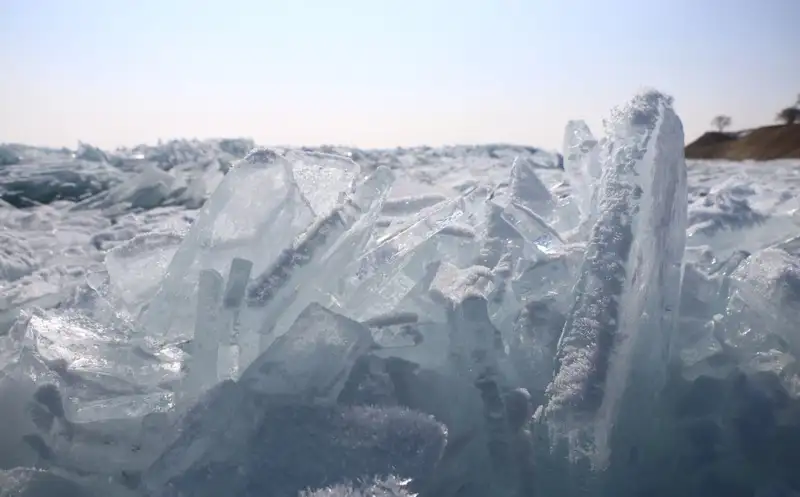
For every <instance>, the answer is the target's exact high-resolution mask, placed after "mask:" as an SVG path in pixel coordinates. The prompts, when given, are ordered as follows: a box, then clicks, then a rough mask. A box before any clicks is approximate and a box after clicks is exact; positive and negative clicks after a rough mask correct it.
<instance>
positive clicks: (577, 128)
mask: <svg viewBox="0 0 800 497" xmlns="http://www.w3.org/2000/svg"><path fill="white" fill-rule="evenodd" d="M596 146H597V140H596V139H595V138H594V136H593V135H592V131H591V130H590V129H589V126H587V125H586V123H585V122H583V121H569V122H568V123H567V126H566V129H565V130H564V148H563V152H564V174H565V175H566V176H567V179H568V181H569V183H570V186H571V187H572V195H573V197H574V198H575V199H576V200H577V206H578V209H579V210H580V213H581V217H582V218H584V219H586V218H587V217H588V216H589V215H590V213H591V210H592V199H593V197H594V195H595V190H596V188H597V183H598V182H599V180H600V175H601V172H602V171H601V168H600V163H599V161H598V160H597V154H596V150H595V147H596Z"/></svg>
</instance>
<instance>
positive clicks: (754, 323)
mask: <svg viewBox="0 0 800 497" xmlns="http://www.w3.org/2000/svg"><path fill="white" fill-rule="evenodd" d="M731 278H732V285H733V287H734V288H735V292H734V296H733V298H732V300H731V302H730V305H729V309H728V311H729V315H728V334H727V335H726V339H727V340H729V341H730V343H731V344H735V345H738V346H739V347H741V348H743V349H744V351H748V352H750V353H754V352H758V351H762V352H763V351H766V349H768V348H769V347H770V345H772V346H774V345H776V343H775V338H776V337H781V339H782V340H784V341H785V343H786V344H787V345H788V347H789V350H791V351H792V352H793V353H794V354H800V336H798V334H797V322H798V319H800V304H798V302H800V259H798V258H797V257H796V256H793V255H790V254H789V253H787V252H785V251H783V250H781V249H765V250H762V251H760V252H757V253H755V254H753V255H751V256H750V257H748V258H747V259H746V260H745V261H744V262H743V263H742V264H741V265H739V267H738V268H737V269H736V270H735V271H734V272H733V274H732V275H731ZM770 337H772V338H770Z"/></svg>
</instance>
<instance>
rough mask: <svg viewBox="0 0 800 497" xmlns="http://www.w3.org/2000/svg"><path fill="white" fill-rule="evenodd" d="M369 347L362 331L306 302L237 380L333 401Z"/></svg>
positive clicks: (277, 391) (263, 388)
mask: <svg viewBox="0 0 800 497" xmlns="http://www.w3.org/2000/svg"><path fill="white" fill-rule="evenodd" d="M374 346H375V343H374V341H373V340H372V334H371V333H370V331H369V329H368V328H367V327H365V326H364V325H362V324H360V323H358V322H356V321H353V320H351V319H348V318H346V317H344V316H340V315H338V314H336V313H333V312H331V311H329V310H328V309H326V308H324V307H322V306H320V305H319V304H311V305H309V306H308V307H307V308H306V310H305V311H303V312H302V313H301V314H300V316H298V318H297V320H296V321H295V323H294V324H293V325H292V327H291V328H289V331H288V332H286V334H284V335H283V336H281V337H280V338H278V339H277V340H276V341H275V342H273V343H272V345H270V347H269V348H268V349H267V350H266V352H264V353H263V354H261V356H259V358H258V359H256V360H255V361H254V362H253V363H252V364H251V365H250V366H249V367H248V368H247V369H246V370H245V371H244V373H242V377H241V379H240V380H239V381H240V383H241V384H242V385H244V386H245V387H246V388H248V389H251V390H253V391H256V392H259V393H262V394H268V395H273V396H292V397H296V398H301V399H307V400H313V399H328V400H331V399H335V398H336V397H337V396H338V395H339V392H340V391H341V389H342V387H343V385H344V382H345V380H346V379H347V375H348V374H349V372H350V370H351V369H352V367H353V365H354V364H355V361H356V359H358V357H360V356H361V355H363V354H365V353H366V352H367V351H369V350H370V349H372V348H373V347H374Z"/></svg>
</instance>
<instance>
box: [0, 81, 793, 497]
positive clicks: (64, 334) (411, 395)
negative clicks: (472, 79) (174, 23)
mask: <svg viewBox="0 0 800 497" xmlns="http://www.w3.org/2000/svg"><path fill="white" fill-rule="evenodd" d="M682 142H683V136H682V132H681V126H680V122H679V120H678V119H677V117H676V116H675V114H674V112H673V111H672V109H671V102H670V100H669V99H668V98H667V97H665V96H663V95H661V94H659V93H657V92H645V93H643V94H641V95H639V96H637V97H635V98H634V99H633V100H632V101H631V102H629V103H628V104H626V105H625V106H623V107H621V108H620V109H618V110H616V111H614V113H612V116H611V118H610V119H609V120H607V129H606V133H605V136H602V137H598V138H597V139H596V138H595V137H594V136H593V135H592V134H591V132H590V131H589V129H588V127H587V126H586V125H585V124H584V123H583V122H580V121H572V122H570V123H568V125H567V128H566V130H565V140H564V158H563V166H564V170H563V171H561V170H559V169H558V168H557V165H558V164H559V162H560V161H559V158H558V157H557V156H553V155H548V154H545V153H543V152H541V151H539V150H536V149H532V148H530V147H514V146H505V145H487V146H481V147H465V146H456V147H440V148H425V147H420V148H413V149H391V150H388V149H387V150H360V149H350V148H346V147H320V148H317V149H310V148H309V149H303V150H296V149H294V150H293V149H263V148H256V149H254V150H252V152H250V153H248V150H251V149H253V146H254V144H253V143H252V142H249V141H246V140H208V141H202V142H201V141H197V140H194V141H190V140H174V141H170V142H165V143H160V144H158V145H156V146H141V147H136V148H133V149H121V150H118V151H113V152H110V151H103V150H100V149H98V148H96V147H92V146H88V145H83V144H82V145H81V146H80V149H79V150H77V151H70V150H53V149H37V148H32V147H25V146H18V145H13V146H8V147H6V148H5V149H4V150H7V152H8V154H7V155H9V154H13V157H12V159H11V160H10V161H9V162H14V164H8V165H6V166H3V170H2V171H0V198H2V199H3V200H2V202H0V224H2V226H3V230H2V233H0V417H2V419H3V420H4V426H3V428H2V429H0V470H2V471H4V473H3V474H2V476H0V479H2V478H6V476H7V475H12V477H13V478H16V479H18V480H19V481H22V482H23V483H22V484H21V485H22V486H21V487H20V488H25V489H26V490H25V491H27V492H31V491H32V490H27V488H28V487H31V488H34V487H35V486H36V485H37V483H35V482H36V481H38V480H39V479H42V481H45V480H47V481H50V479H52V481H53V482H55V483H54V484H58V485H59V486H60V488H61V489H63V491H64V492H66V491H67V489H70V488H72V487H71V485H72V483H76V484H77V485H78V487H76V488H77V489H79V490H80V491H81V492H84V491H85V492H89V493H88V494H87V495H93V496H94V495H96V496H97V497H100V496H102V497H106V496H111V497H116V496H118V495H119V496H125V495H131V494H134V495H137V496H138V497H169V496H173V497H178V496H181V495H192V496H194V495H198V496H201V497H202V496H203V495H209V496H212V495H213V496H215V497H216V496H217V495H231V496H232V497H240V496H250V495H253V496H259V497H260V496H262V495H275V496H278V497H279V496H281V495H287V496H292V497H295V496H297V495H298V494H299V493H300V492H304V491H305V492H307V494H308V495H364V494H377V495H381V493H384V494H387V495H414V494H418V495H420V497H427V496H437V497H438V496H442V497H444V496H454V495H458V496H460V497H484V496H486V495H491V496H498V497H506V496H508V497H522V496H528V495H534V494H535V495H564V496H567V497H572V496H592V497H595V496H596V497H605V496H612V495H613V496H614V497H636V496H641V495H653V496H662V495H687V496H691V497H694V496H705V495H731V494H737V495H738V494H742V495H761V494H769V492H774V491H778V490H780V491H783V490H781V489H790V488H791V489H792V490H798V489H800V484H799V483H798V480H797V479H796V476H795V474H796V464H795V463H796V458H795V457H794V456H793V454H794V453H795V452H796V447H797V443H798V440H800V422H798V419H800V418H798V416H797V413H798V412H800V377H799V376H798V374H797V370H798V369H797V368H798V362H797V357H798V354H800V350H798V348H800V341H798V337H797V333H796V327H795V326H794V325H793V324H794V323H796V322H797V318H798V316H797V310H798V309H800V307H798V302H800V295H798V294H797V288H796V287H798V285H797V281H796V280H797V279H798V277H797V276H798V274H800V273H798V267H800V266H799V264H800V262H798V254H800V250H799V249H798V243H797V239H798V236H797V232H798V225H797V222H796V221H797V219H798V218H797V213H798V212H800V211H798V210H797V209H798V207H800V204H798V202H797V200H796V199H795V198H794V194H793V193H792V192H794V191H796V189H797V188H798V187H800V180H798V177H800V175H798V171H800V169H798V167H797V164H795V163H792V162H790V161H783V162H776V163H775V164H771V165H765V164H760V163H748V162H743V163H729V162H726V163H706V162H698V161H694V162H692V163H691V166H690V167H689V168H688V169H687V168H686V165H685V164H684V160H683V154H682V149H683V143H682ZM245 155H246V158H245V159H244V160H236V159H237V158H238V157H242V156H245ZM70 168H72V169H74V170H71V171H67V169H70ZM65 171H66V172H65ZM773 176H775V177H778V178H779V180H778V181H775V180H774V179H773ZM62 180H63V181H66V182H69V181H72V182H73V184H72V185H69V184H67V183H64V182H60V181H62ZM687 183H688V185H687ZM212 191H213V192H214V193H213V194H211V192H212ZM209 194H211V195H210V197H209ZM23 197H26V198H28V200H26V198H23ZM687 211H688V214H687ZM684 242H685V244H684ZM4 249H5V251H4ZM684 267H685V269H683V268H684ZM35 306H39V307H41V308H36V307H35ZM534 410H536V412H537V414H535V415H532V412H533V411H534ZM445 434H446V435H447V436H445ZM14 468H18V469H14ZM2 481H4V482H5V481H7V479H6V480H2ZM27 481H31V482H33V483H31V484H29V483H25V482H27ZM726 482H733V483H726ZM4 484H5V483H4ZM48 484H49V483H46V484H44V486H45V488H46V486H47V485H48ZM26 485H27V486H26ZM12 488H13V487H12ZM776 489H778V490H776ZM15 490H16V489H15ZM3 491H6V489H5V488H3V489H2V490H0V493H1V492H3ZM51 493H52V492H51Z"/></svg>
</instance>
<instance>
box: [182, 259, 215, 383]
mask: <svg viewBox="0 0 800 497" xmlns="http://www.w3.org/2000/svg"><path fill="white" fill-rule="evenodd" d="M221 303H222V276H221V275H220V274H219V273H218V272H216V271H214V270H213V269H204V270H202V271H200V283H199V284H198V285H197V317H196V321H195V325H194V339H193V340H192V343H191V347H190V348H189V351H190V352H189V359H188V361H187V362H188V363H187V365H186V366H187V372H186V380H185V385H184V388H183V391H184V393H186V394H187V395H190V396H195V395H198V394H200V393H201V392H202V391H203V390H204V389H205V388H208V387H210V386H212V385H214V384H215V383H216V382H217V357H218V353H219V348H220V338H221V337H220V331H221V328H222V326H221V324H222V323H220V310H221V309H220V304H221Z"/></svg>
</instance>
